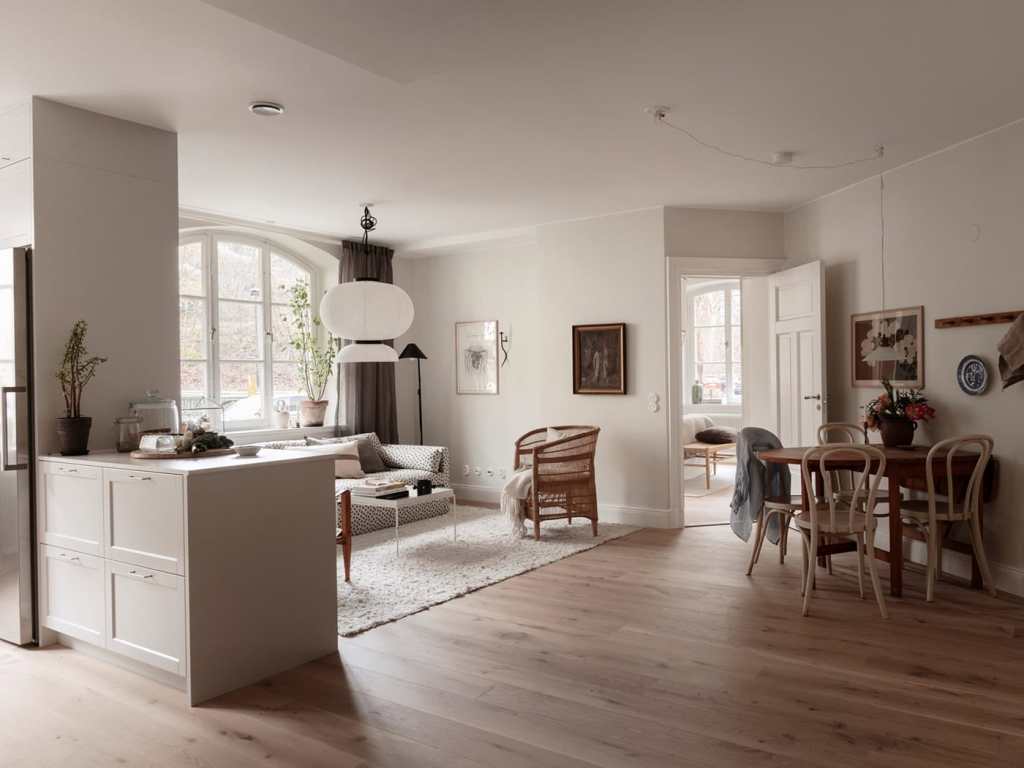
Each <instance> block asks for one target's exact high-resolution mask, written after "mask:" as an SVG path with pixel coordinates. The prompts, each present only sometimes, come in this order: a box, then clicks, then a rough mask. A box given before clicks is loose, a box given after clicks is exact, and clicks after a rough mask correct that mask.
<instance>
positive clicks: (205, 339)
mask: <svg viewBox="0 0 1024 768" xmlns="http://www.w3.org/2000/svg"><path fill="white" fill-rule="evenodd" d="M314 277H315V272H314V270H313V268H312V267H310V266H309V265H308V264H306V263H305V262H303V261H302V260H301V259H300V258H298V257H297V256H295V255H293V254H290V253H287V252H286V251H284V250H283V249H281V248H278V247H277V246H276V245H274V244H272V243H269V242H266V241H261V240H257V239H252V238H247V237H244V236H241V235H236V234H229V233H205V234H197V235H191V236H189V237H187V238H184V239H182V241H181V243H180V245H179V247H178V291H179V294H180V298H179V301H180V308H179V313H180V314H179V319H180V338H181V397H182V408H183V409H188V407H189V404H190V402H192V403H194V402H197V401H199V400H201V399H202V398H203V397H208V398H210V399H212V400H215V401H217V402H219V403H220V404H221V405H222V406H223V407H224V422H225V428H227V429H236V430H237V429H255V428H260V427H267V426H269V425H270V413H271V411H272V410H273V409H274V406H275V404H278V403H281V402H283V403H284V405H285V407H286V408H287V409H288V410H291V411H295V410H297V409H298V403H299V401H301V400H304V399H305V394H304V392H303V389H302V383H301V377H300V375H299V369H298V365H297V363H296V362H295V356H294V351H293V350H292V349H291V347H290V346H289V344H288V331H287V325H286V323H285V318H286V317H287V316H288V301H289V298H290V294H291V289H292V287H293V286H294V285H295V284H297V283H305V285H306V286H307V287H308V289H309V293H310V296H317V295H318V294H317V293H316V290H315V288H316V286H315V285H314V284H313V283H314Z"/></svg>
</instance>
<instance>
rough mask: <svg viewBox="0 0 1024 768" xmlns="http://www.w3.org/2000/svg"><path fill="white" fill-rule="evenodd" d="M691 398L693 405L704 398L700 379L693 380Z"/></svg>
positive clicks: (699, 402) (698, 403)
mask: <svg viewBox="0 0 1024 768" xmlns="http://www.w3.org/2000/svg"><path fill="white" fill-rule="evenodd" d="M690 396H691V398H692V399H693V404H694V405H700V404H701V402H703V400H704V387H702V386H701V385H700V379H697V380H696V381H694V382H693V389H692V390H691V395H690Z"/></svg>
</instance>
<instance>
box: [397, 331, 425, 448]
mask: <svg viewBox="0 0 1024 768" xmlns="http://www.w3.org/2000/svg"><path fill="white" fill-rule="evenodd" d="M407 358H409V359H413V360H415V361H416V400H417V402H418V403H419V407H420V445H423V379H422V378H421V376H420V360H426V359H427V356H426V355H425V354H423V350H422V349H420V348H419V347H417V346H416V345H415V344H406V345H405V349H403V350H402V354H400V355H399V356H398V359H399V360H405V359H407Z"/></svg>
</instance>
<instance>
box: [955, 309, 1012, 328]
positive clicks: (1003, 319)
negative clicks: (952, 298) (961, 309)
mask: <svg viewBox="0 0 1024 768" xmlns="http://www.w3.org/2000/svg"><path fill="white" fill-rule="evenodd" d="M1022 314H1024V310H1020V309H1018V310H1015V311H1010V312H991V313H989V314H987V315H961V316H959V317H940V318H938V319H937V320H936V321H935V327H936V328H965V327H967V326H971V325H1000V324H1003V323H1012V322H1013V321H1014V320H1016V319H1017V318H1018V317H1019V316H1020V315H1022Z"/></svg>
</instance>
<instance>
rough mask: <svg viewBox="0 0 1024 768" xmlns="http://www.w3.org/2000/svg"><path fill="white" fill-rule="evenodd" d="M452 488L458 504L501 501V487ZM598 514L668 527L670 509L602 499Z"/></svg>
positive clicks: (459, 485)
mask: <svg viewBox="0 0 1024 768" xmlns="http://www.w3.org/2000/svg"><path fill="white" fill-rule="evenodd" d="M452 490H454V491H455V495H456V497H457V498H458V500H459V503H460V504H472V503H473V502H474V501H475V502H479V503H483V504H498V503H500V502H501V489H500V488H494V487H493V486H489V485H471V484H467V483H453V484H452ZM597 509H598V516H599V517H600V519H601V520H604V521H605V522H608V523H622V524H623V525H633V526H636V527H638V528H669V527H671V526H670V524H669V521H670V519H671V510H668V509H656V508H654V507H633V506H625V505H622V504H610V503H607V502H603V501H598V503H597Z"/></svg>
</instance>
